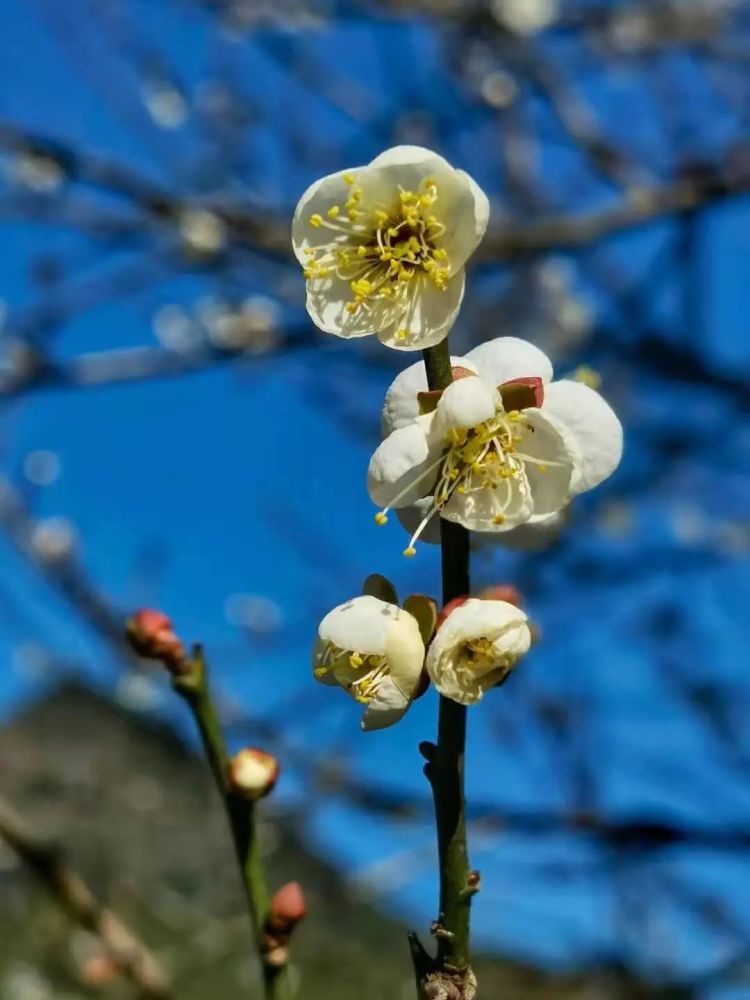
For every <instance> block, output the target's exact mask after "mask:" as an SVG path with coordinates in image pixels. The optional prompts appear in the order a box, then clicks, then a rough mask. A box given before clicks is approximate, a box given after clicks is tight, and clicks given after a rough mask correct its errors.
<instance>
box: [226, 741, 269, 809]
mask: <svg viewBox="0 0 750 1000" xmlns="http://www.w3.org/2000/svg"><path fill="white" fill-rule="evenodd" d="M278 780H279V762H278V761H277V760H276V758H275V757H274V756H273V754H270V753H266V751H265V750H258V749H256V748H255V747H246V748H245V749H244V750H240V751H239V753H236V754H235V755H234V757H232V759H231V761H230V762H229V784H230V786H231V788H232V791H233V792H236V793H237V794H238V795H241V796H242V797H243V798H246V799H251V800H252V801H256V800H257V799H262V798H263V797H264V796H265V795H268V794H269V792H271V791H273V788H274V785H275V784H276V782H277V781H278Z"/></svg>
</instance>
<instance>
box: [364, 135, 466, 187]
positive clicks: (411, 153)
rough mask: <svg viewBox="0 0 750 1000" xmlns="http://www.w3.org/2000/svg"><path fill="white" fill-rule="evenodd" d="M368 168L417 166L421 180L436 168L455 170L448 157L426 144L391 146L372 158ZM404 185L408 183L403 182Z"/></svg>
mask: <svg viewBox="0 0 750 1000" xmlns="http://www.w3.org/2000/svg"><path fill="white" fill-rule="evenodd" d="M367 167H368V169H373V168H377V167H396V168H398V169H401V170H404V169H409V168H415V169H417V170H418V171H419V173H418V175H417V176H418V177H419V180H420V181H421V180H424V178H425V177H429V176H430V174H431V172H433V171H435V170H453V169H454V168H453V167H452V166H451V165H450V163H448V161H447V160H446V159H444V158H443V157H442V156H440V154H439V153H436V152H435V151H434V150H432V149H427V148H426V147H425V146H406V145H404V146H391V148H390V149H386V150H384V151H383V152H382V153H379V154H378V155H377V156H376V157H375V159H374V160H370V162H369V163H368V165H367ZM402 186H403V187H408V185H406V184H403V185H402Z"/></svg>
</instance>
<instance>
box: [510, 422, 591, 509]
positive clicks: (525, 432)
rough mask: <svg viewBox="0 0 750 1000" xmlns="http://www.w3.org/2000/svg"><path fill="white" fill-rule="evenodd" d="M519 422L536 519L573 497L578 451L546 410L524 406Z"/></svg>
mask: <svg viewBox="0 0 750 1000" xmlns="http://www.w3.org/2000/svg"><path fill="white" fill-rule="evenodd" d="M515 426H516V427H519V428H520V430H521V440H520V441H519V442H518V445H517V454H518V456H519V458H522V459H524V460H525V466H524V468H525V472H526V478H527V480H528V483H529V486H530V487H531V496H532V500H533V502H534V510H533V513H532V516H533V518H534V519H536V518H538V517H547V516H548V515H549V514H556V513H557V511H559V510H561V509H562V508H563V507H565V506H567V504H568V503H569V502H570V497H571V492H570V484H571V479H572V476H573V472H574V469H575V462H576V459H577V455H576V454H575V453H573V452H572V451H571V446H570V443H569V440H570V439H569V437H568V436H567V435H563V434H562V433H561V432H560V430H559V425H558V424H556V423H553V422H552V421H550V420H548V419H547V416H546V411H543V410H538V409H531V408H530V409H528V410H524V411H523V420H521V421H519V423H518V424H516V425H515ZM529 459H530V461H529Z"/></svg>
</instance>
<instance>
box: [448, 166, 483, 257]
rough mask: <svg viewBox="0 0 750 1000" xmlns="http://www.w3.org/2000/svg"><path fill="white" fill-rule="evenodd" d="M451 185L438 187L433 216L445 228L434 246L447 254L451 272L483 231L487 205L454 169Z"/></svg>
mask: <svg viewBox="0 0 750 1000" xmlns="http://www.w3.org/2000/svg"><path fill="white" fill-rule="evenodd" d="M451 181H452V183H450V184H448V185H443V187H442V188H438V200H437V201H436V203H435V214H436V215H437V216H438V218H439V220H440V222H442V224H443V225H444V226H445V227H446V231H445V233H444V234H443V235H442V236H441V237H440V239H439V241H438V243H439V245H440V246H441V247H443V249H444V250H445V251H446V253H447V254H448V260H449V261H450V267H451V273H455V272H456V270H457V269H458V268H460V267H463V266H464V264H465V263H466V261H467V260H468V259H469V257H471V255H472V254H473V253H474V251H475V250H476V248H477V247H478V246H479V244H480V242H481V241H482V238H483V236H484V234H485V232H486V231H487V223H488V222H489V219H490V203H489V200H488V198H487V195H486V194H485V193H484V191H483V190H482V189H481V188H480V187H479V185H478V184H477V182H476V181H475V180H474V179H473V177H470V176H469V174H467V173H466V171H464V170H454V172H453V177H452V178H451Z"/></svg>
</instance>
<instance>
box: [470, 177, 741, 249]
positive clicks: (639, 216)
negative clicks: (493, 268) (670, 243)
mask: <svg viewBox="0 0 750 1000" xmlns="http://www.w3.org/2000/svg"><path fill="white" fill-rule="evenodd" d="M748 190H750V173H748V172H747V171H741V172H738V173H737V174H736V175H733V174H724V173H720V172H719V171H713V170H707V171H705V172H701V171H694V172H692V173H689V174H687V173H686V174H685V175H684V176H682V177H678V178H677V179H676V180H674V181H673V182H672V183H670V184H665V185H662V186H659V187H651V188H645V187H644V188H641V189H639V190H636V191H633V192H631V194H630V196H629V197H628V198H626V199H624V200H623V201H621V202H620V203H619V204H617V205H615V206H614V207H612V208H607V209H603V210H602V211H597V212H589V213H587V214H581V215H578V216H575V215H566V214H560V215H559V216H555V215H552V216H549V217H548V218H546V219H540V220H539V221H538V222H532V223H529V224H517V223H513V222H509V223H508V224H507V225H504V226H498V227H496V228H494V229H493V230H491V231H490V232H488V234H487V237H486V238H485V240H484V242H483V243H482V245H481V247H480V249H479V251H478V255H479V257H480V259H482V260H484V261H506V260H509V259H512V258H513V257H517V256H519V255H522V254H532V253H543V252H546V251H551V250H573V249H577V248H580V247H585V246H589V245H590V244H592V243H596V242H597V241H598V240H601V239H604V238H605V237H607V236H610V235H612V234H613V233H619V232H623V231H626V230H629V229H637V228H638V227H640V226H644V225H648V224H649V223H651V222H655V221H657V220H659V219H664V218H667V217H669V216H671V215H686V214H689V213H691V212H697V211H699V210H700V209H702V208H705V207H706V206H707V205H709V204H712V203H714V202H718V201H723V200H725V199H726V198H731V197H733V196H734V195H738V194H742V193H744V192H747V191H748Z"/></svg>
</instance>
